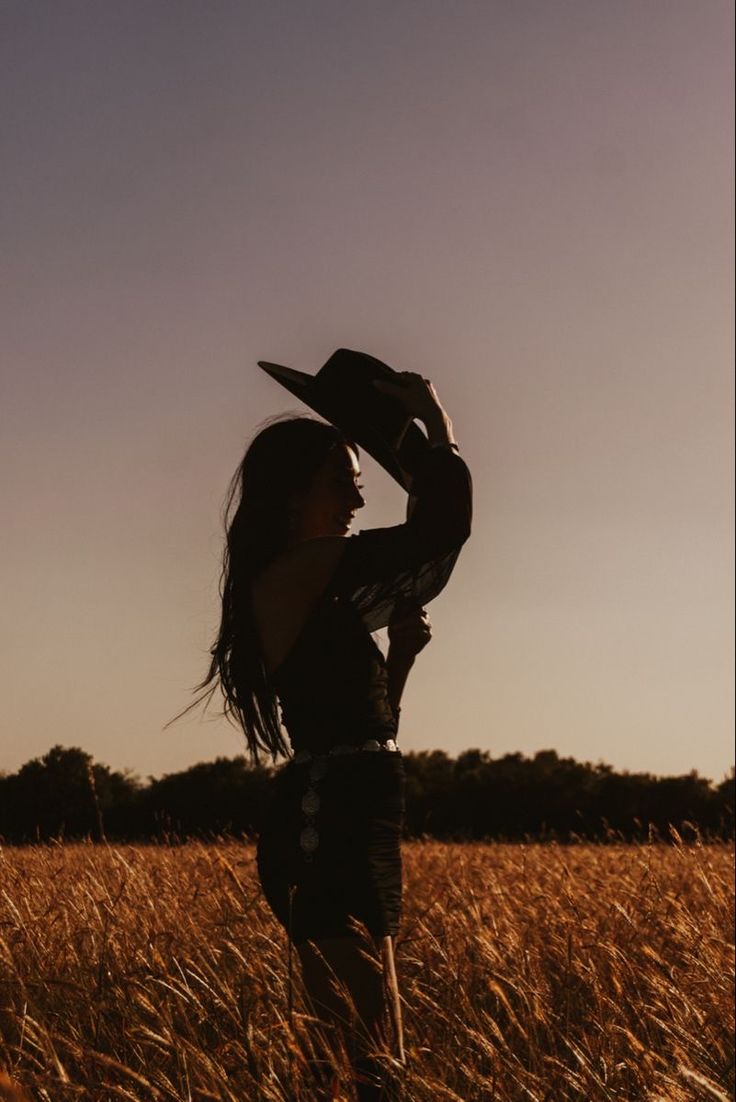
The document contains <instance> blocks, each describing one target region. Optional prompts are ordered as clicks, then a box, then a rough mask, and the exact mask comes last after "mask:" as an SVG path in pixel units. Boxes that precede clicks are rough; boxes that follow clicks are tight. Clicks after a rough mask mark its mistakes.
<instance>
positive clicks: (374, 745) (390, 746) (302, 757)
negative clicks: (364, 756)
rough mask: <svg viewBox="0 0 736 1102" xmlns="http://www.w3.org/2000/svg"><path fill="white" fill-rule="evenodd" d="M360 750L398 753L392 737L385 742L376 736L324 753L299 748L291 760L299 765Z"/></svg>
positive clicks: (333, 747)
mask: <svg viewBox="0 0 736 1102" xmlns="http://www.w3.org/2000/svg"><path fill="white" fill-rule="evenodd" d="M361 750H367V751H369V752H373V753H376V752H379V751H381V750H385V751H388V752H389V753H392V754H396V753H398V750H399V748H398V746H397V745H396V742H395V740H394V739H392V738H389V739H386V741H385V742H379V741H378V739H376V738H369V739H367V740H366V741H365V742H364V743H363V745H362V746H349V745H340V746H332V747H331V748H330V749H329V750H328V751H327V753H326V754H313V753H312V751H311V750H300V751H299V752H298V753H297V754H294V757H293V758H292V759H291V760H292V762H294V763H295V764H296V765H299V764H300V763H301V762H305V761H315V760H317V759H320V758H333V757H337V756H338V755H340V754H358V753H360V751H361Z"/></svg>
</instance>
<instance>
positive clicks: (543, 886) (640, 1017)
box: [0, 842, 733, 1102]
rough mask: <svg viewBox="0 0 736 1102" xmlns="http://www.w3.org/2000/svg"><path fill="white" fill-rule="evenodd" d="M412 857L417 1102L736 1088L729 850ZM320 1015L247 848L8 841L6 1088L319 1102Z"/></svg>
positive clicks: (702, 1097) (667, 1097)
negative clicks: (311, 1014)
mask: <svg viewBox="0 0 736 1102" xmlns="http://www.w3.org/2000/svg"><path fill="white" fill-rule="evenodd" d="M404 852H405V881H406V897H405V916H404V923H403V928H402V934H401V937H400V938H399V943H398V947H397V964H398V970H399V980H400V984H401V986H402V995H403V999H404V1001H405V1010H404V1013H405V1030H406V1041H407V1049H408V1058H409V1070H408V1080H407V1093H406V1098H407V1100H409V1099H410V1100H411V1102H442V1100H446V1102H454V1100H458V1099H460V1100H462V1102H481V1100H482V1102H485V1100H488V1102H491V1100H494V1102H535V1100H536V1102H573V1100H574V1102H598V1100H600V1102H604V1100H610V1099H616V1100H620V1102H636V1100H638V1099H643V1100H646V1102H708V1100H719V1099H720V1100H726V1099H729V1098H731V1097H732V1094H733V1044H732V1039H731V1037H732V1028H733V1023H732V1018H733V986H732V981H733V946H732V939H733V883H732V867H733V851H732V848H731V847H730V846H725V845H720V846H700V845H696V846H683V845H680V844H677V845H673V846H665V845H652V846H624V845H621V846H616V845H612V846H593V845H575V846H569V847H563V846H543V845H481V844H475V845H467V846H458V845H443V844H440V843H433V842H427V843H412V844H409V845H407V846H406V847H405V851H404ZM297 1010H299V1005H298V1004H297ZM307 1026H308V1018H307V1016H306V1015H304V1014H301V1013H297V1014H296V1015H295V1017H294V1022H293V1028H290V1027H289V1021H288V1014H287V968H286V951H285V940H284V937H283V935H282V933H281V930H280V927H278V925H277V924H276V922H275V920H274V919H273V918H272V916H271V914H270V912H269V911H268V910H267V908H266V905H265V903H264V901H263V899H262V897H261V895H260V891H259V888H258V883H257V879H256V876H255V869H254V852H253V848H252V847H251V846H247V845H240V844H236V843H233V842H224V843H222V844H218V845H204V844H187V845H183V846H180V847H173V848H167V847H156V846H112V847H109V848H108V847H104V846H92V845H51V846H43V847H37V848H33V847H27V848H17V849H13V848H5V849H2V850H0V1069H3V1068H4V1071H5V1078H3V1075H2V1072H1V1071H0V1099H8V1100H10V1099H11V1098H12V1099H14V1100H15V1099H16V1098H17V1099H20V1098H21V1097H22V1095H20V1094H14V1093H13V1090H14V1087H12V1086H11V1083H16V1084H20V1085H23V1086H24V1087H25V1088H26V1090H27V1091H28V1092H29V1094H30V1097H31V1098H32V1099H34V1100H43V1102H67V1100H72V1099H75V1100H76V1099H84V1100H88V1099H89V1100H94V1102H108V1100H110V1102H113V1100H118V1099H127V1100H130V1102H167V1100H172V1102H173V1100H176V1102H209V1100H216V1102H251V1100H252V1102H278V1100H285V1099H290V1098H300V1099H302V1100H303V1102H308V1099H309V1095H308V1093H307V1091H306V1088H303V1087H302V1083H303V1076H302V1069H303V1063H304V1057H303V1051H304V1046H305V1045H306V1043H307ZM345 1097H346V1099H347V1097H348V1096H347V1094H346V1095H345Z"/></svg>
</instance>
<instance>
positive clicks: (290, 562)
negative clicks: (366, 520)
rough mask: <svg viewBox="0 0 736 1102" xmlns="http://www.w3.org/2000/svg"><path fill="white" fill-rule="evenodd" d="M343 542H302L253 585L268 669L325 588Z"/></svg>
mask: <svg viewBox="0 0 736 1102" xmlns="http://www.w3.org/2000/svg"><path fill="white" fill-rule="evenodd" d="M347 542H348V540H347V537H345V536H321V537H319V538H318V539H313V540H304V541H303V542H302V543H298V544H296V545H295V546H294V547H291V548H289V549H288V550H287V551H284V552H282V553H281V554H280V555H279V556H278V557H277V558H276V559H274V561H273V562H271V563H269V565H268V566H267V567H266V569H265V570H264V571H262V573H261V574H259V575H258V577H257V578H256V579H255V581H254V582H253V590H252V594H253V611H254V613H255V618H256V622H257V624H258V631H259V635H260V639H261V645H262V648H263V653H264V656H265V659H266V664H267V666H268V667H269V668H270V669H275V668H276V667H277V666H278V665H279V664H280V662H281V661H283V659H284V657H285V655H286V654H288V652H289V649H290V648H291V646H292V645H293V643H294V641H295V640H296V638H297V636H298V635H299V632H300V631H301V629H302V628H303V627H304V624H305V622H306V619H307V617H308V616H309V614H310V613H311V611H312V609H313V608H314V606H315V605H316V604H317V602H318V601H319V599H320V597H321V596H322V594H323V593H324V591H325V589H326V588H327V586H328V585H329V583H330V580H331V578H332V576H333V574H334V572H335V570H336V568H337V565H338V563H339V562H340V559H341V558H342V555H343V553H344V551H345V547H346V545H347Z"/></svg>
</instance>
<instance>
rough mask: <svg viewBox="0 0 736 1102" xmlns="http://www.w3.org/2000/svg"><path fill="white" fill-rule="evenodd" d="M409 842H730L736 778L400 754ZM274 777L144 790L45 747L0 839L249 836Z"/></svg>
mask: <svg viewBox="0 0 736 1102" xmlns="http://www.w3.org/2000/svg"><path fill="white" fill-rule="evenodd" d="M404 762H405V765H406V773H407V816H406V832H407V835H408V836H409V837H421V836H431V837H436V838H445V839H458V840H460V839H465V840H472V839H481V838H494V839H499V840H508V841H514V840H523V839H550V840H551V839H555V840H558V841H561V842H571V841H575V840H578V839H583V840H600V841H606V840H612V839H616V840H620V839H623V840H627V841H634V840H638V841H643V840H647V839H649V838H657V837H661V838H663V839H667V838H669V837H670V835H671V828H674V829H675V830H676V831H677V832H678V833H679V834H680V835H681V836H682V837H683V838H685V839H686V840H688V839H691V838H694V837H696V836H698V835H700V836H703V837H706V838H714V839H715V838H721V839H726V838H731V837H733V833H734V772H733V770H732V771H731V774H730V776H728V777H726V778H725V779H724V780H723V781H721V783H720V784H718V785H714V784H713V783H712V782H711V781H709V780H707V779H706V778H704V777H700V776H699V775H698V774H697V772H695V771H694V770H693V771H691V772H690V773H687V774H684V775H683V776H679V777H657V776H653V775H652V774H650V773H627V772H624V773H616V772H614V770H613V769H612V768H611V766H610V765H604V764H602V763H599V764H597V765H591V764H590V763H589V762H585V763H581V762H578V761H575V760H574V759H573V758H561V757H559V756H558V754H557V753H556V752H555V751H554V750H541V751H539V753H537V754H535V755H534V757H533V758H527V757H525V756H524V755H523V754H505V755H504V756H503V757H500V758H496V759H494V758H492V757H491V755H490V754H489V753H488V751H486V750H466V751H465V752H464V753H463V754H460V756H459V757H458V758H450V757H449V756H448V755H447V754H445V753H444V752H443V751H441V750H434V751H431V752H430V751H422V752H420V753H408V754H405V755H404ZM270 774H271V770H270V769H268V768H265V767H254V766H252V765H249V764H248V762H247V761H246V759H245V758H244V757H236V758H217V759H216V760H215V761H213V762H203V763H200V764H199V765H194V766H192V767H191V768H190V769H186V770H184V771H183V772H180V773H170V774H167V775H165V776H163V777H161V778H160V779H158V780H157V779H155V778H149V781H148V783H147V784H143V783H142V782H141V781H140V780H139V779H138V778H137V777H135V776H133V775H132V774H130V773H116V772H113V771H112V770H111V769H109V768H108V766H106V765H97V764H95V763H93V761H92V757H91V755H90V754H87V753H85V752H84V751H83V750H80V749H78V748H76V747H72V748H69V749H66V748H64V747H61V746H54V747H53V748H52V749H51V750H49V752H48V753H47V754H45V755H44V757H42V758H34V759H33V760H32V761H29V762H27V763H26V764H25V765H23V766H22V767H21V768H20V769H19V770H18V772H17V773H13V774H11V775H9V776H5V775H0V840H3V841H5V842H34V841H44V840H48V839H50V838H91V839H93V840H95V841H101V840H108V841H110V840H120V841H124V840H128V841H134V840H149V839H166V840H176V839H183V838H189V837H199V838H214V837H219V836H222V835H229V836H235V837H254V836H255V835H257V833H258V830H259V825H260V822H261V817H262V815H263V811H264V807H265V802H266V799H267V781H268V778H269V776H270Z"/></svg>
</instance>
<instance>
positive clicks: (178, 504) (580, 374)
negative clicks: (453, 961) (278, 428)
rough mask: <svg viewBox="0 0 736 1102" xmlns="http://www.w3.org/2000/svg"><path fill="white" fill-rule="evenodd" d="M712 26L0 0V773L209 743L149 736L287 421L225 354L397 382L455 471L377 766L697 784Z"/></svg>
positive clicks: (536, 15) (723, 217)
mask: <svg viewBox="0 0 736 1102" xmlns="http://www.w3.org/2000/svg"><path fill="white" fill-rule="evenodd" d="M731 8H732V5H731V3H730V2H726V0H699V2H697V3H693V2H692V0H616V2H615V3H612V2H611V0H574V2H571V0H556V2H555V3H550V2H548V0H521V2H515V0H514V2H512V0H506V2H499V0H484V2H472V0H456V2H453V3H446V2H441V3H440V2H437V0H410V2H407V0H390V2H389V0H373V2H368V0H364V2H362V3H360V2H358V0H308V2H305V0H298V2H297V0H294V2H285V0H269V2H268V3H250V2H247V0H242V2H237V3H236V2H234V0H198V2H196V3H194V2H190V0H175V2H174V0H171V2H169V0H145V2H143V0H117V2H110V0H88V2H79V0H4V2H3V3H2V5H0V22H1V24H2V25H1V27H0V41H1V46H0V51H1V56H0V94H1V100H2V105H3V107H2V131H1V137H0V143H1V145H0V149H1V153H2V204H1V209H0V218H1V219H2V264H3V269H4V278H3V292H4V293H3V296H2V307H1V310H2V316H1V317H0V347H1V348H2V395H1V396H0V397H1V401H2V406H1V408H2V414H3V429H2V436H1V440H0V449H1V451H0V459H1V461H2V472H3V479H2V481H3V505H2V516H3V551H4V553H3V556H2V567H1V570H2V600H3V608H4V615H3V618H2V628H1V629H0V632H1V635H0V651H1V654H0V665H1V667H2V678H3V686H2V701H3V707H2V714H3V720H2V730H3V735H2V740H1V742H0V769H5V770H14V769H16V768H18V766H20V765H21V763H23V762H24V761H26V760H28V759H29V758H30V757H32V756H35V755H39V754H42V753H44V752H45V751H46V750H48V749H49V747H50V746H51V745H52V744H53V743H55V742H61V743H63V744H65V745H76V746H81V747H83V748H84V749H86V750H88V751H89V752H90V753H92V754H93V755H94V756H95V758H96V759H97V760H100V761H103V762H105V763H107V764H109V765H112V766H114V767H115V768H125V767H128V768H131V769H133V770H135V771H136V772H138V773H139V774H140V775H142V776H145V775H147V774H155V775H159V774H161V773H163V772H171V771H174V770H176V769H181V768H185V767H186V766H188V765H189V764H191V763H193V762H195V761H198V760H205V759H211V758H213V757H215V756H216V755H217V754H226V755H234V754H236V753H239V752H241V750H242V745H243V744H242V735H239V734H238V732H237V731H236V730H234V729H233V728H232V727H229V726H228V725H227V724H226V723H225V722H224V721H223V720H222V719H217V718H213V719H212V720H207V719H206V720H205V721H204V722H203V721H202V720H201V718H199V717H191V718H188V719H186V720H183V721H180V722H179V723H177V724H175V725H174V726H173V727H171V728H169V729H168V730H167V731H163V730H162V728H163V726H164V724H165V723H166V721H167V720H168V719H170V718H171V716H172V715H174V714H175V713H176V712H177V711H178V710H180V709H181V708H182V707H184V706H185V705H186V704H187V703H188V702H189V700H190V699H191V698H190V696H189V689H190V687H191V686H192V685H194V684H195V683H196V682H197V681H198V680H199V679H200V678H201V676H202V674H203V672H204V669H205V665H206V657H207V649H208V647H209V644H210V641H211V637H212V635H213V632H214V629H215V627H216V623H217V616H218V608H217V585H218V575H219V560H220V552H221V544H222V534H221V526H220V509H221V505H222V501H223V497H224V492H225V487H226V484H227V481H228V479H229V477H230V475H231V473H232V471H233V470H234V468H235V466H236V465H237V463H238V462H239V460H240V457H241V454H242V451H243V450H244V448H245V446H246V444H247V442H248V440H249V439H250V437H251V436H252V434H253V432H254V430H255V428H256V426H257V425H258V423H259V422H260V421H262V420H263V419H264V418H266V417H268V416H270V415H273V414H276V413H279V412H281V411H284V410H287V409H296V408H297V405H296V402H295V400H294V399H292V398H291V397H290V396H289V395H288V394H287V393H286V392H285V391H282V390H281V389H280V388H279V387H278V386H277V384H275V383H274V382H273V381H272V380H270V379H269V378H267V377H266V376H265V375H263V374H262V373H261V372H260V371H259V369H258V368H257V367H256V360H258V359H269V360H275V361H277V362H281V363H285V364H290V365H291V366H294V367H298V368H300V369H302V370H306V371H309V372H314V371H317V370H318V368H319V367H320V365H321V364H322V363H323V362H324V361H325V360H326V359H327V357H328V356H329V354H330V353H331V352H332V351H333V350H334V349H335V348H338V347H341V346H347V347H351V348H358V349H362V350H364V351H367V352H370V353H372V354H373V355H376V356H378V357H379V358H381V359H383V360H386V361H387V362H388V363H390V364H392V365H393V366H394V367H396V368H397V369H407V370H416V371H421V372H422V373H423V374H425V375H428V376H429V377H430V378H432V380H433V381H434V383H435V385H436V387H437V390H438V392H439V394H440V397H441V398H442V399H443V402H444V404H445V405H446V407H447V409H448V410H449V412H450V415H451V416H452V418H453V421H454V425H455V430H456V435H457V437H458V439H459V440H460V442H461V445H462V451H463V454H464V456H465V457H466V460H467V462H468V464H469V465H470V468H471V470H472V473H473V478H474V484H475V494H476V522H475V530H474V534H473V537H472V540H471V542H470V543H469V544H468V545H467V547H466V548H465V550H464V552H463V554H462V556H461V558H460V560H459V563H458V566H457V568H456V572H455V575H454V576H453V579H452V581H451V583H450V585H449V586H448V588H447V589H446V590H445V592H444V593H443V594H442V595H441V596H440V597H439V598H438V599H437V600H436V601H435V602H433V603H432V605H431V606H430V614H431V617H432V621H433V624H434V632H435V635H434V639H433V641H432V643H431V645H430V646H429V648H428V649H427V650H426V651H425V652H424V653H423V654H422V655H421V656H420V658H419V659H418V661H417V665H416V667H415V670H414V673H413V675H412V678H411V680H410V683H409V686H408V689H407V692H406V697H405V701H404V710H403V717H402V732H401V741H402V743H403V745H404V747H405V748H406V749H423V748H436V747H443V748H445V749H446V750H447V751H448V752H450V753H452V754H455V753H457V752H459V751H461V750H463V749H465V748H467V747H470V746H481V747H484V748H486V749H487V750H489V751H490V752H491V753H492V754H493V755H494V756H500V755H501V754H503V753H507V752H509V751H521V752H523V753H525V754H532V753H534V752H535V751H536V750H539V749H542V748H547V747H554V748H556V749H557V750H558V751H559V752H560V753H561V754H565V755H573V756H575V757H576V758H578V759H580V760H586V761H599V760H603V761H606V762H610V763H611V764H613V765H614V766H615V767H617V768H620V769H624V768H625V769H630V770H649V771H652V772H655V773H681V772H686V771H688V770H690V769H691V768H696V769H698V770H699V771H700V772H701V773H702V774H704V775H705V776H709V777H712V778H714V779H716V780H718V779H720V778H721V777H722V776H723V774H724V773H725V771H726V770H727V769H728V768H729V767H730V766H731V763H732V762H733V757H734V755H733V749H732V727H733V682H732V669H733V660H734V655H733V642H732V640H733V538H732V532H733V527H732V525H733V511H732V501H733V477H732V473H733V437H732V418H733V391H732V382H731V364H732V354H733V350H732V333H733V325H732V308H731V302H732V294H733V286H732V240H733V225H732V213H731V212H732V197H733V177H732V162H733V145H732V137H731V135H732V128H733V117H732V74H733V55H732V42H733V24H732V13H731ZM364 471H365V473H366V479H365V482H366V493H367V496H368V498H369V505H368V507H367V508H366V509H365V510H363V513H362V514H361V526H363V527H367V526H370V525H373V524H390V523H394V522H399V521H401V520H402V519H403V512H404V503H403V495H402V494H401V492H400V491H399V489H398V488H397V487H395V486H394V485H393V484H392V483H391V482H390V481H389V479H388V477H387V476H386V475H384V474H383V473H382V472H381V471H380V469H379V468H377V467H376V466H375V465H374V464H373V463H371V462H370V461H369V460H367V459H366V460H365V461H364Z"/></svg>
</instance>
